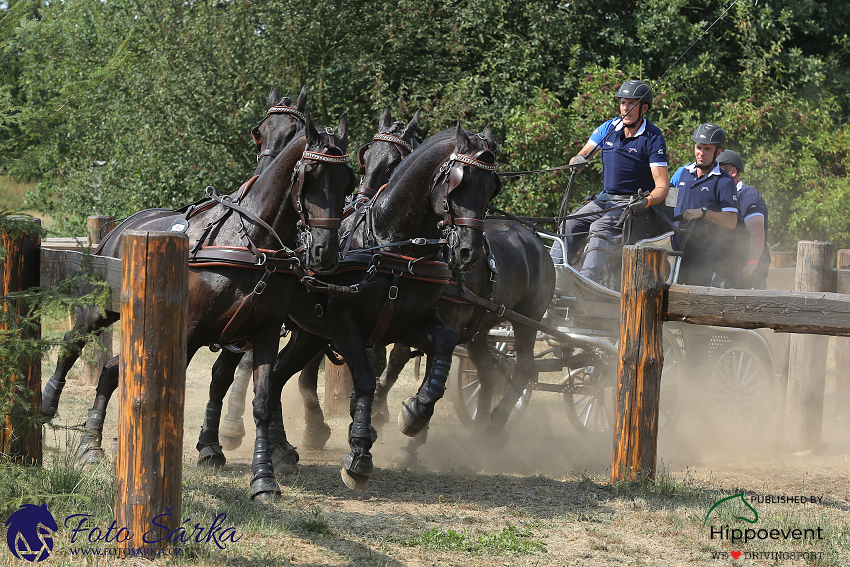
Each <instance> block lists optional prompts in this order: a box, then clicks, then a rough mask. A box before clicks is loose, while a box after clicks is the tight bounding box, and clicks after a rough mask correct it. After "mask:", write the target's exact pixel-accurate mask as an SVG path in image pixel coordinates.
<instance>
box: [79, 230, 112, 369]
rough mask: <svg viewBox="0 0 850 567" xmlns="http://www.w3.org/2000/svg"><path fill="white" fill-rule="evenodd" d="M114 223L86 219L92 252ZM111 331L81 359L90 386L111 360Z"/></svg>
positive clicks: (104, 332)
mask: <svg viewBox="0 0 850 567" xmlns="http://www.w3.org/2000/svg"><path fill="white" fill-rule="evenodd" d="M114 221H115V217H113V216H106V215H97V216H90V217H88V218H87V219H86V228H87V229H88V237H89V245H90V246H91V247H92V252H94V249H95V248H96V247H97V245H98V244H100V241H101V237H102V236H105V235H106V231H107V230H108V229H107V228H104V227H107V226H111V225H112V223H113V222H114ZM112 340H113V335H112V329H111V328H109V329H106V330H105V331H103V332H102V333H101V334H100V336H99V337H98V338H97V339H96V340H95V343H96V344H92V347H94V348H92V351H93V352H90V353H86V354H87V356H86V357H84V358H83V382H84V383H86V384H89V385H92V386H96V385H97V382H98V380H99V379H100V371H101V370H102V369H103V365H104V364H106V361H107V360H109V359H110V358H112Z"/></svg>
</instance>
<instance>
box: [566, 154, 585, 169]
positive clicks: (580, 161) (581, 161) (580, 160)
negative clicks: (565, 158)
mask: <svg viewBox="0 0 850 567" xmlns="http://www.w3.org/2000/svg"><path fill="white" fill-rule="evenodd" d="M588 163H590V162H589V161H587V157H586V156H583V155H581V154H579V155H577V156H575V157H574V158H573V159H571V160H570V165H577V166H579V167H578V168H576V171H577V172H578V171H581V170H583V169H584V168H585V167H587V164H588Z"/></svg>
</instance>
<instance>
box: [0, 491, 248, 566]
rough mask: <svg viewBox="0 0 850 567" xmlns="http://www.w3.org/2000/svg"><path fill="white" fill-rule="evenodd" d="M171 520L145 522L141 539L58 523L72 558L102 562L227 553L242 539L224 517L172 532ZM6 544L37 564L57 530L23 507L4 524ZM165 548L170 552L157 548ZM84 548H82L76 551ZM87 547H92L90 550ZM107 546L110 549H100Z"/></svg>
mask: <svg viewBox="0 0 850 567" xmlns="http://www.w3.org/2000/svg"><path fill="white" fill-rule="evenodd" d="M171 519H172V514H171V511H170V510H169V509H166V513H164V514H159V515H158V516H154V517H153V518H151V520H150V529H149V530H147V531H145V532H144V533H141V534H133V533H132V532H131V531H130V530H128V529H127V528H126V527H119V526H117V525H116V522H115V521H114V520H113V521H112V523H111V524H110V525H109V526H108V527H103V526H98V525H97V524H96V523H95V519H94V516H93V515H92V514H71V515H69V516H67V517H66V518H65V520H64V522H63V526H64V528H66V529H67V531H68V539H69V543H70V544H71V547H70V548H69V553H70V554H71V555H85V556H89V555H98V556H100V555H107V556H158V555H181V554H182V553H183V550H182V548H180V547H176V546H178V545H180V544H183V543H190V542H193V543H199V544H208V545H214V546H216V547H218V548H219V549H227V546H228V544H229V543H236V542H237V541H239V540H240V539H242V535H243V534H241V533H239V532H238V531H237V530H236V527H235V526H228V525H226V522H227V513H221V514H219V515H217V516H216V517H215V520H213V522H212V523H211V524H210V525H205V524H202V523H201V522H194V523H193V522H192V519H191V518H186V519H185V520H183V521H182V522H180V523H179V524H177V527H176V528H173V529H172V528H169V527H168V526H169V525H175V524H174V523H173V522H171ZM6 529H7V531H6V543H7V544H8V545H9V551H11V552H12V555H14V556H15V557H16V558H18V559H22V560H26V561H30V562H34V563H35V562H39V561H44V560H45V559H47V558H48V557H49V556H50V554H51V553H52V551H53V543H54V534H55V533H56V532H57V531H58V530H59V526H58V525H57V523H56V520H55V519H54V518H53V514H51V513H50V511H49V510H48V509H47V505H46V504H42V505H40V506H38V505H35V504H24V505H23V506H21V507H20V509H18V511H16V512H15V513H13V514H12V515H10V516H9V519H8V520H6ZM165 542H167V543H168V544H170V545H169V547H167V548H162V547H160V546H161V544H162V543H165ZM80 544H83V545H85V544H89V545H88V546H87V547H78V546H80ZM92 544H96V546H93V545H92ZM102 544H107V545H109V544H112V545H114V546H115V547H100V545H102Z"/></svg>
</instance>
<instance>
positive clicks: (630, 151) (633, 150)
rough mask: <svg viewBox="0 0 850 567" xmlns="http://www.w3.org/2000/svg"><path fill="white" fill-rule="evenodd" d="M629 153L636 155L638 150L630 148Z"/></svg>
mask: <svg viewBox="0 0 850 567" xmlns="http://www.w3.org/2000/svg"><path fill="white" fill-rule="evenodd" d="M629 153H630V154H636V153H637V148H629Z"/></svg>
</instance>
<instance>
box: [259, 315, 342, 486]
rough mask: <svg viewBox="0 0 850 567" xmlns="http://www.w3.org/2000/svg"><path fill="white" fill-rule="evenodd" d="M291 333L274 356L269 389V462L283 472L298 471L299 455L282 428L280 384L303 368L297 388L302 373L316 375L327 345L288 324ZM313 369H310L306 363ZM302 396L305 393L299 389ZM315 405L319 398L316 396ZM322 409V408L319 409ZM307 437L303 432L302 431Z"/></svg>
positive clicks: (314, 336)
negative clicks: (270, 413) (270, 400)
mask: <svg viewBox="0 0 850 567" xmlns="http://www.w3.org/2000/svg"><path fill="white" fill-rule="evenodd" d="M291 329H292V334H291V335H290V338H289V342H287V343H286V346H284V347H283V350H281V351H280V353H278V355H277V360H276V361H275V365H274V369H273V370H272V375H271V391H270V393H269V395H270V396H271V399H272V400H273V406H272V416H271V420H272V421H271V423H272V425H271V429H270V430H269V436H270V437H269V442H270V444H271V445H270V446H271V450H272V463H273V464H274V469H275V471H277V472H279V473H283V474H290V473H295V472H298V460H299V458H300V457H299V455H298V451H296V449H295V447H294V446H292V444H290V443H289V441H288V440H287V439H286V431H285V429H284V427H283V408H282V405H281V401H280V399H281V394H282V392H283V387H284V386H285V385H286V383H287V382H288V381H289V379H290V378H291V377H292V375H293V374H295V373H296V372H298V371H299V370H303V371H302V373H301V376H300V377H299V388H300V387H301V382H300V381H301V379H302V377H304V374H305V373H307V374H308V375H309V374H312V375H313V376H318V366H319V364H320V363H321V360H322V359H321V353H322V350H323V349H324V348H325V346H327V344H328V340H327V339H324V338H322V337H318V336H316V335H313V334H311V333H308V332H307V331H305V330H303V329H301V328H300V327H297V326H295V325H291ZM313 364H314V368H313V369H312V371H311V370H309V369H308V368H306V367H308V366H310V365H313ZM301 393H302V396H303V395H304V392H303V390H302V392H301ZM316 403H317V405H318V397H316ZM319 412H321V409H319ZM305 437H306V433H305Z"/></svg>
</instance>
